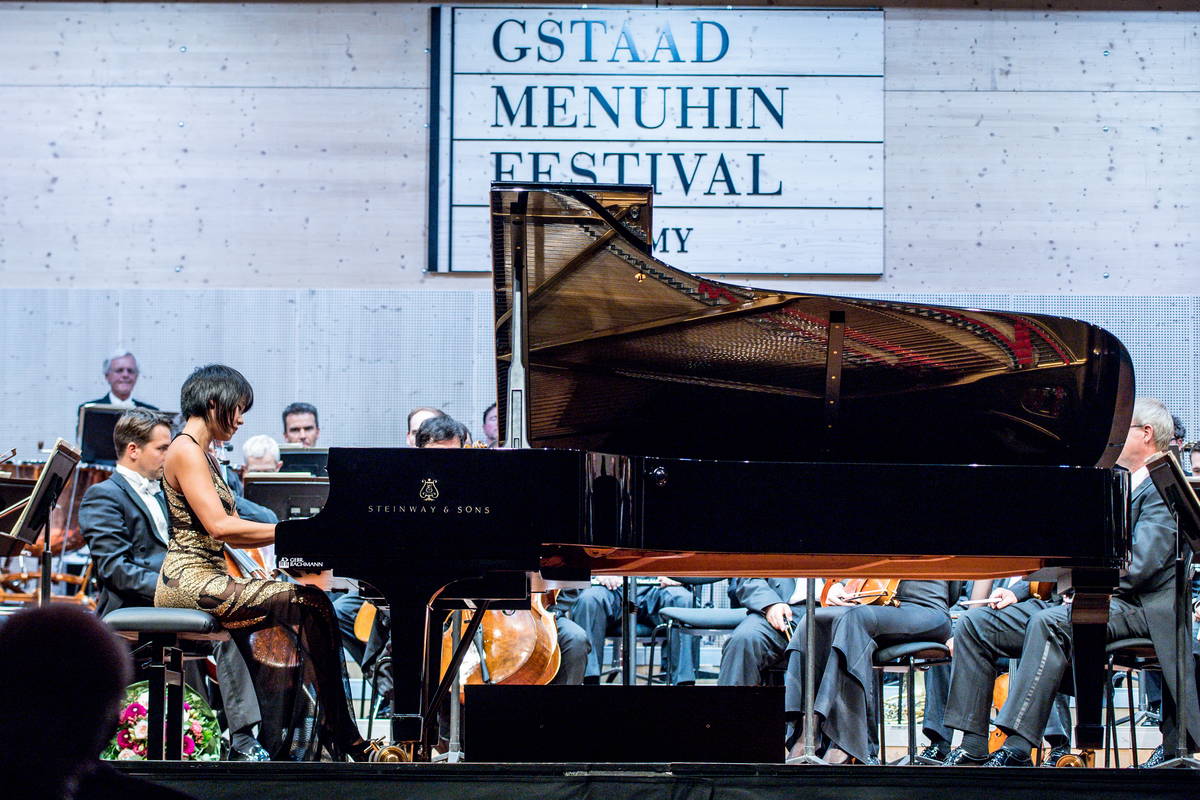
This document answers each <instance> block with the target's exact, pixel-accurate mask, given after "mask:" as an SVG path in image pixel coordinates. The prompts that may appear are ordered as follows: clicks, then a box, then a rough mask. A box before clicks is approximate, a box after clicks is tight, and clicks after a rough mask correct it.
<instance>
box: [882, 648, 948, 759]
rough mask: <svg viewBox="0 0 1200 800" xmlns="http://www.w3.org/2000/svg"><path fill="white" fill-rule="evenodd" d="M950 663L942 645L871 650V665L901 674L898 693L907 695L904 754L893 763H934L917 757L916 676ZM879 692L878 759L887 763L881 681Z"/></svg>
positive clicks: (884, 712) (885, 727)
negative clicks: (900, 689)
mask: <svg viewBox="0 0 1200 800" xmlns="http://www.w3.org/2000/svg"><path fill="white" fill-rule="evenodd" d="M949 663H950V649H949V648H948V647H946V645H945V643H944V642H922V641H913V642H901V643H899V644H891V645H887V646H886V647H880V648H879V649H878V650H876V651H875V657H874V660H873V665H874V667H875V669H877V670H879V671H880V672H881V673H883V672H902V673H904V682H903V683H902V684H901V687H902V692H903V693H906V694H907V695H908V714H907V717H908V755H907V757H905V758H902V759H900V760H899V761H897V762H895V763H896V764H936V763H938V762H936V761H934V760H933V759H928V758H923V757H921V756H918V755H917V701H916V677H915V676H916V673H917V672H918V671H920V670H923V669H928V668H929V667H932V666H937V665H939V664H949ZM877 685H878V687H879V688H878V691H879V695H878V697H879V760H880V761H884V762H886V761H887V733H886V730H887V709H886V706H884V704H883V681H882V680H880V681H878V682H877Z"/></svg>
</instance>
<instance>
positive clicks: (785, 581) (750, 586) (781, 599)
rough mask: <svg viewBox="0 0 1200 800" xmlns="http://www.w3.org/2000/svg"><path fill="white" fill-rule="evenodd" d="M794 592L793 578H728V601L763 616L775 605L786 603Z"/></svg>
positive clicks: (794, 583)
mask: <svg viewBox="0 0 1200 800" xmlns="http://www.w3.org/2000/svg"><path fill="white" fill-rule="evenodd" d="M795 590H796V579H795V578H730V579H729V599H730V601H732V602H731V604H732V605H733V607H734V608H738V607H742V608H747V609H749V610H751V611H753V612H754V613H756V614H765V613H767V609H768V608H770V607H771V606H773V605H775V604H776V603H786V602H787V601H788V600H789V599H791V597H792V593H793V592H794V591H795Z"/></svg>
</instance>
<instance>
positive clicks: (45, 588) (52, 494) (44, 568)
mask: <svg viewBox="0 0 1200 800" xmlns="http://www.w3.org/2000/svg"><path fill="white" fill-rule="evenodd" d="M56 505H58V491H57V490H56V489H53V488H51V489H49V490H47V492H46V509H47V510H46V517H45V519H46V521H45V522H44V523H42V534H41V539H42V558H41V578H40V579H39V585H38V607H39V608H45V607H46V606H48V605H50V594H51V592H50V590H51V588H53V587H52V586H51V578H52V576H53V575H54V570H53V569H52V566H53V565H52V564H51V557H52V554H51V552H50V509H52V508H54V507H55V506H56ZM66 546H67V545H66V542H63V547H64V548H65V547H66Z"/></svg>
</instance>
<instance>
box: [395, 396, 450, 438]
mask: <svg viewBox="0 0 1200 800" xmlns="http://www.w3.org/2000/svg"><path fill="white" fill-rule="evenodd" d="M444 416H446V412H445V411H442V410H441V409H440V408H432V407H430V406H417V407H416V408H414V409H413V410H412V411H409V412H408V433H407V434H406V436H405V439H404V441H405V444H407V445H408V446H409V447H416V446H417V429H419V428H420V427H421V423H423V422H424V421H425V420H427V419H432V418H433V417H444Z"/></svg>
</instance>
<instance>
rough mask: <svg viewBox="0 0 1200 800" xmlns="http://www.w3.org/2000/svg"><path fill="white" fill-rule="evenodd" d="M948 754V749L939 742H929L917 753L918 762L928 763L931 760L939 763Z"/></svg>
mask: <svg viewBox="0 0 1200 800" xmlns="http://www.w3.org/2000/svg"><path fill="white" fill-rule="evenodd" d="M949 755H950V751H949V750H947V749H945V748H944V747H943V746H942V745H940V744H929V745H926V746H925V749H924V750H922V751H921V752H920V753H917V763H918V764H928V763H929V762H931V761H936V762H938V763H939V764H940V763H942V762H943V761H945V760H946V758H947V757H948V756H949Z"/></svg>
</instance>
